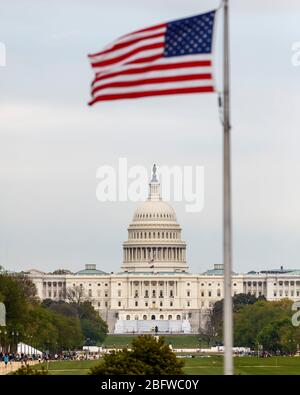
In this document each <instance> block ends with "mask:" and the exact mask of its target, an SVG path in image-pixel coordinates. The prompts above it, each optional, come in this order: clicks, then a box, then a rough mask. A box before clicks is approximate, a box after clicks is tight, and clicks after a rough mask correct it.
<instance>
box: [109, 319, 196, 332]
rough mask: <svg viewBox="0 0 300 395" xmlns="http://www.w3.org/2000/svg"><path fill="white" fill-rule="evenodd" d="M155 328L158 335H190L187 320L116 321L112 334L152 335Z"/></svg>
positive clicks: (189, 326)
mask: <svg viewBox="0 0 300 395" xmlns="http://www.w3.org/2000/svg"><path fill="white" fill-rule="evenodd" d="M155 327H157V329H158V332H159V333H191V325H190V323H189V321H187V320H151V321H146V320H118V321H117V322H116V325H115V330H114V333H115V334H122V333H153V332H155Z"/></svg>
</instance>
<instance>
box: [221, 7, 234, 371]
mask: <svg viewBox="0 0 300 395" xmlns="http://www.w3.org/2000/svg"><path fill="white" fill-rule="evenodd" d="M223 45H224V48H223V50H224V76H223V83H224V87H223V90H224V91H223V111H224V122H223V128H224V133H223V134H224V136H223V139H224V140H223V150H224V151H223V161H224V163H223V172H224V173H223V188H224V190H223V194H224V196H223V199H224V200H223V260H224V309H223V310H224V318H223V321H224V328H223V330H224V346H225V350H224V374H225V375H232V374H233V357H232V346H233V313H232V282H231V280H232V279H231V273H232V263H231V259H232V252H231V249H232V241H231V236H232V233H231V163H230V162H231V158H230V129H231V125H230V60H229V0H224V44H223Z"/></svg>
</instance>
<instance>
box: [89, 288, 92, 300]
mask: <svg viewBox="0 0 300 395" xmlns="http://www.w3.org/2000/svg"><path fill="white" fill-rule="evenodd" d="M91 297H92V290H91V289H89V298H91Z"/></svg>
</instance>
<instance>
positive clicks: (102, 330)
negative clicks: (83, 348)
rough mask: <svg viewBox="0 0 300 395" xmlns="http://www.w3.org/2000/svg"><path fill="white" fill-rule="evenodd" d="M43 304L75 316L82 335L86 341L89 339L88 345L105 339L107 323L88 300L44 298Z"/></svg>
mask: <svg viewBox="0 0 300 395" xmlns="http://www.w3.org/2000/svg"><path fill="white" fill-rule="evenodd" d="M43 305H44V306H45V307H46V308H48V309H50V310H51V311H54V312H56V313H58V314H60V315H63V316H66V317H74V318H76V320H78V322H79V324H80V328H81V331H82V337H83V339H85V340H86V341H87V339H89V340H88V342H89V345H95V344H97V343H102V342H103V340H104V339H105V336H106V334H107V332H108V327H107V324H106V322H105V321H103V319H102V318H101V317H100V315H99V314H98V312H97V311H96V310H95V309H94V307H93V305H92V304H91V302H90V301H84V302H80V303H75V302H71V303H66V302H64V301H59V302H55V301H51V300H48V299H46V300H45V301H44V302H43ZM85 343H86V342H85Z"/></svg>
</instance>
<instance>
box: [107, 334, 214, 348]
mask: <svg viewBox="0 0 300 395" xmlns="http://www.w3.org/2000/svg"><path fill="white" fill-rule="evenodd" d="M134 338H136V336H134V335H108V336H106V338H105V341H104V343H103V345H104V346H105V347H108V348H109V347H114V346H116V347H126V346H127V345H130V344H131V342H132V340H133V339H134ZM164 338H165V339H166V343H167V344H172V346H173V347H174V348H198V347H199V335H198V336H197V335H166V336H164ZM201 346H204V347H206V346H207V345H206V344H203V343H202V344H201Z"/></svg>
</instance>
